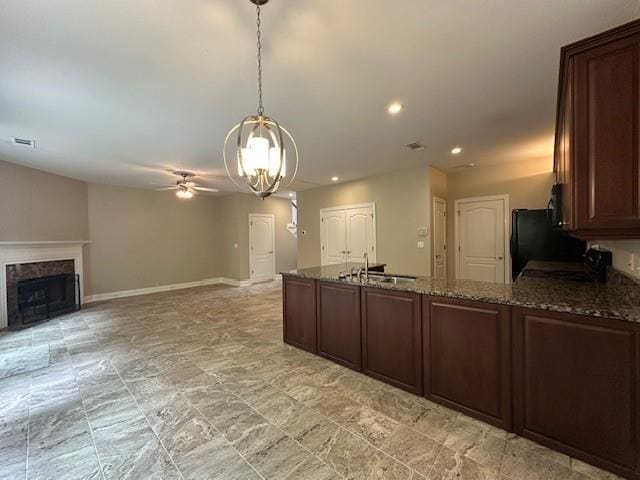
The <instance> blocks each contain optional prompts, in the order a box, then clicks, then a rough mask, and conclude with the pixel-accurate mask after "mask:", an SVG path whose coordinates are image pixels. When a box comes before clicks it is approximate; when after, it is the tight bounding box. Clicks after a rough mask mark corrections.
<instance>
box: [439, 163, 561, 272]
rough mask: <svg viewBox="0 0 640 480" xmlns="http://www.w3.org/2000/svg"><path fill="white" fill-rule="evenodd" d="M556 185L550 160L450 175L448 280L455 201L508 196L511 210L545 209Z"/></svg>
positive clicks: (452, 257) (452, 256)
mask: <svg viewBox="0 0 640 480" xmlns="http://www.w3.org/2000/svg"><path fill="white" fill-rule="evenodd" d="M553 182H554V175H553V161H552V159H551V158H540V159H536V160H531V161H526V162H510V163H505V164H500V165H492V166H486V167H475V168H468V169H463V170H460V171H458V172H455V173H450V174H449V175H448V176H447V187H448V193H447V211H448V212H450V213H449V215H448V221H447V240H448V241H447V244H448V250H449V254H448V257H447V262H448V267H447V270H448V275H449V278H455V248H456V247H455V239H454V235H455V233H454V225H455V223H454V219H455V212H454V201H455V200H458V199H461V198H469V197H481V196H488V195H502V194H508V195H509V208H510V209H511V210H514V209H516V208H531V209H534V208H546V206H547V202H548V200H549V196H550V194H551V186H552V185H553ZM509 214H510V212H509Z"/></svg>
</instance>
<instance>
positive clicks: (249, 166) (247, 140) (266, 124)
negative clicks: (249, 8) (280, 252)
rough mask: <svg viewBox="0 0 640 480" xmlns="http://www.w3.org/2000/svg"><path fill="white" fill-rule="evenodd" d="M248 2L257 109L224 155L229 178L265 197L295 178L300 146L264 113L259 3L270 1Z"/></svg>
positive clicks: (235, 132)
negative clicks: (252, 23) (252, 11)
mask: <svg viewBox="0 0 640 480" xmlns="http://www.w3.org/2000/svg"><path fill="white" fill-rule="evenodd" d="M249 1H250V2H251V3H253V4H254V5H255V6H256V26H257V35H256V37H257V48H258V55H257V62H258V111H257V115H249V116H247V117H245V118H244V120H242V122H240V123H239V124H238V125H236V126H235V127H233V128H232V129H231V131H230V132H229V133H228V134H227V137H226V138H225V140H224V149H223V152H222V156H223V159H224V166H225V169H226V170H227V175H229V178H231V180H232V181H233V182H234V183H235V184H236V185H237V186H238V187H240V188H241V189H243V190H248V191H250V192H252V193H254V194H255V195H257V196H258V197H260V198H262V199H264V198H266V197H268V196H269V195H271V194H273V193H275V192H277V191H278V189H279V188H280V187H285V186H287V185H290V184H291V182H292V181H293V179H294V178H295V176H296V173H297V172H298V147H297V145H296V142H295V140H294V139H293V137H292V136H291V134H290V133H289V132H288V131H287V129H286V128H284V127H283V126H282V125H280V124H279V123H278V122H277V121H276V120H275V119H273V118H271V117H269V116H267V115H265V113H264V107H263V105H262V39H261V31H260V22H261V20H260V6H261V5H265V4H266V3H267V2H268V1H269V0H249Z"/></svg>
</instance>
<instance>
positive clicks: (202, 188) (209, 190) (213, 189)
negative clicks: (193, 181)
mask: <svg viewBox="0 0 640 480" xmlns="http://www.w3.org/2000/svg"><path fill="white" fill-rule="evenodd" d="M191 188H193V189H194V190H198V191H200V192H214V193H215V192H218V191H219V190H218V189H217V188H209V187H191Z"/></svg>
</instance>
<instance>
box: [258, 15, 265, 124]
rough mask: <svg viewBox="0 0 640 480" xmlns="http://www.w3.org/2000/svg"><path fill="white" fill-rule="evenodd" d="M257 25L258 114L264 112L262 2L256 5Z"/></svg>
mask: <svg viewBox="0 0 640 480" xmlns="http://www.w3.org/2000/svg"><path fill="white" fill-rule="evenodd" d="M256 15H257V17H256V27H257V34H256V37H257V43H256V45H257V47H258V115H262V114H263V113H264V107H263V106H262V36H261V32H260V24H261V21H260V4H259V3H258V5H257V6H256Z"/></svg>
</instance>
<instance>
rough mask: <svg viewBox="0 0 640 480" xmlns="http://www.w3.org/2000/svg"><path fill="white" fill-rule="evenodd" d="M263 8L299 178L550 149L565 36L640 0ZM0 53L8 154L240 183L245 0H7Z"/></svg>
mask: <svg viewBox="0 0 640 480" xmlns="http://www.w3.org/2000/svg"><path fill="white" fill-rule="evenodd" d="M263 17H264V20H263V37H264V47H263V57H264V58H263V61H264V76H265V78H264V95H265V108H266V112H267V113H268V114H269V115H271V116H273V117H275V118H276V119H277V120H279V121H280V122H281V123H282V124H283V125H285V126H286V127H287V128H288V129H289V130H290V131H291V132H292V133H293V135H294V136H295V138H296V140H297V142H298V144H299V147H300V151H301V169H300V172H299V181H298V182H296V184H295V185H294V188H295V189H297V190H301V189H305V188H309V187H310V186H314V185H320V184H327V183H331V180H330V178H331V177H332V176H334V175H336V176H338V177H339V178H340V181H344V180H350V179H355V178H360V177H364V176H368V175H372V174H379V173H384V172H387V171H392V170H397V169H402V168H410V167H414V166H418V165H424V164H434V165H436V166H439V167H441V168H443V169H453V168H454V167H455V166H456V165H459V164H464V163H468V162H473V163H475V164H492V163H500V162H503V161H516V160H525V159H528V158H539V157H541V156H548V155H550V152H551V144H552V135H553V126H554V110H555V96H556V83H557V74H558V59H559V49H560V47H561V46H562V45H564V44H567V43H570V42H572V41H575V40H578V39H580V38H583V37H585V36H588V35H591V34H595V33H598V32H600V31H602V30H605V29H608V28H611V27H614V26H616V25H619V24H622V23H624V22H627V21H630V20H632V19H634V18H637V17H640V2H639V1H638V0H561V1H558V0H535V1H532V0H475V1H470V0H447V1H442V0H402V1H389V0H349V1H345V0H323V1H317V0H271V2H270V3H269V4H268V5H267V6H265V7H264V8H263ZM0 65H2V70H1V74H0V158H2V159H5V160H8V161H11V162H15V163H18V164H22V165H26V166H32V167H35V168H39V169H42V170H46V171H50V172H54V173H59V174H62V175H66V176H70V177H74V178H78V179H83V180H87V181H91V182H99V183H107V184H115V185H128V186H136V187H145V188H153V187H156V186H158V184H166V183H172V182H173V181H174V179H173V178H172V177H171V175H170V174H168V173H167V172H166V171H167V170H175V169H188V170H193V171H196V172H198V173H200V174H202V175H203V176H202V178H201V179H200V184H202V185H206V186H209V187H216V188H219V189H221V190H223V191H227V190H231V189H232V187H231V185H230V183H229V182H228V181H227V180H226V179H225V177H224V166H223V163H222V158H221V150H222V143H223V141H224V138H225V135H226V134H227V132H228V130H229V129H230V127H232V126H233V125H235V124H236V123H238V122H239V121H240V120H241V119H242V118H243V117H244V116H245V115H248V114H251V113H253V112H254V111H255V108H256V93H255V90H256V87H255V75H256V74H255V11H254V8H253V5H251V4H250V3H249V2H248V0H109V1H98V0H56V1H55V2H53V1H51V0H20V1H16V0H0ZM393 100H398V101H400V102H402V103H403V104H404V105H405V109H404V111H403V112H401V114H400V115H398V116H395V117H392V116H390V115H388V114H387V113H386V106H387V105H388V104H389V103H390V102H391V101H393ZM14 136H17V137H23V138H32V139H35V141H36V148H35V149H29V148H25V147H17V146H14V145H12V144H11V143H10V142H9V141H8V139H9V137H14ZM416 140H417V141H420V142H422V143H424V144H425V145H426V147H427V148H426V149H425V150H422V151H420V152H411V151H409V150H408V149H407V148H405V147H404V146H403V145H404V144H406V143H408V142H412V141H416ZM454 145H461V146H462V147H463V148H464V151H463V153H462V154H461V155H459V156H456V157H454V156H452V155H451V154H450V153H449V151H450V149H451V148H452V147H453V146H454Z"/></svg>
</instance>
